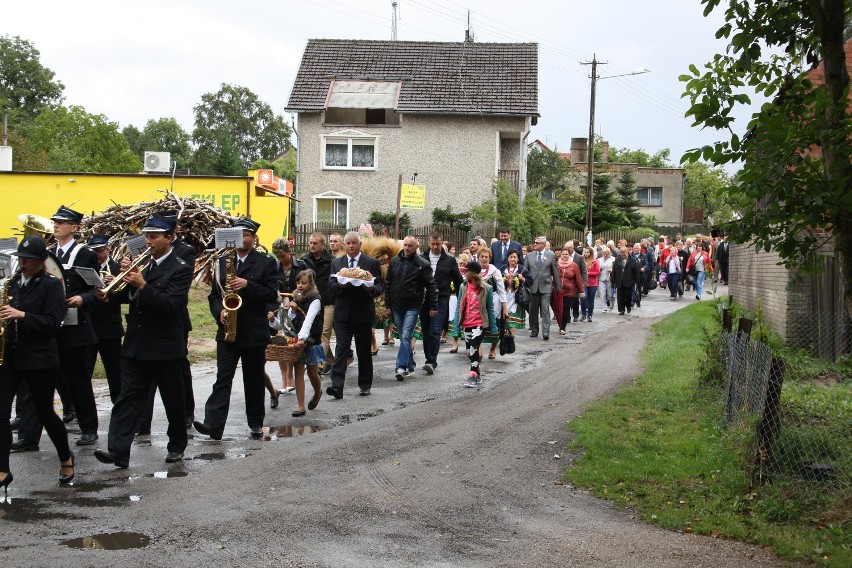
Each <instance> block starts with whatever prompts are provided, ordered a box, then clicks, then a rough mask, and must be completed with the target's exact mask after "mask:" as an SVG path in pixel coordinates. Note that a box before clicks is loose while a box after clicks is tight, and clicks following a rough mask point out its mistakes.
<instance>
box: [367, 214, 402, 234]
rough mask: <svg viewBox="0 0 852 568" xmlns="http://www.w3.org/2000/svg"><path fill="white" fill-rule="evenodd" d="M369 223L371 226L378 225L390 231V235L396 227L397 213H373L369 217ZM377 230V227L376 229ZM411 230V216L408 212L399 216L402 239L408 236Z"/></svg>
mask: <svg viewBox="0 0 852 568" xmlns="http://www.w3.org/2000/svg"><path fill="white" fill-rule="evenodd" d="M367 222H368V223H369V224H370V225H378V226H382V227H385V228H387V229H388V234H389V235H390V234H391V233H392V232H393V228H394V227H395V226H396V213H382V212H381V211H373V212H371V213H370V216H369V217H367ZM374 228H375V227H374ZM409 229H411V216H410V215H409V214H408V213H407V212H406V213H403V214H402V215H400V216H399V233H400V237H402V236H403V235H407V234H408V231H409Z"/></svg>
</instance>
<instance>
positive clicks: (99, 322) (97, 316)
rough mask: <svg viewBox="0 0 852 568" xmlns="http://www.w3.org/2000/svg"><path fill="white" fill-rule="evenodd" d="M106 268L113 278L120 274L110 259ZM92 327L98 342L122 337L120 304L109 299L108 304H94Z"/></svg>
mask: <svg viewBox="0 0 852 568" xmlns="http://www.w3.org/2000/svg"><path fill="white" fill-rule="evenodd" d="M107 268H108V269H109V273H110V274H112V275H113V276H116V275H117V274H119V273H121V266H120V265H119V264H118V263H117V262H116V261H114V260H113V259H111V258H110V259H108V260H107ZM92 326H93V327H94V328H95V335H96V336H97V337H98V341H101V340H103V339H115V338H116V337H122V336H123V335H124V326H123V325H121V302H117V301H116V299H115V298H110V301H109V302H98V303H97V304H95V305H94V306H93V307H92Z"/></svg>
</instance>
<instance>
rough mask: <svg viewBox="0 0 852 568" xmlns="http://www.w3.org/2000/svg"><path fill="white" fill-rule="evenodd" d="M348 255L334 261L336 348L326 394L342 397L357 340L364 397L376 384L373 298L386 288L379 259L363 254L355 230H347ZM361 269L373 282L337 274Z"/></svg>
mask: <svg viewBox="0 0 852 568" xmlns="http://www.w3.org/2000/svg"><path fill="white" fill-rule="evenodd" d="M343 243H344V246H345V247H346V254H344V255H343V256H339V257H337V258H335V259H334V260H332V261H331V274H332V275H331V276H329V290H330V291H331V295H332V297H333V298H334V335H336V336H337V347H336V348H335V353H334V364H333V365H332V366H331V386H330V387H328V388H327V389H326V391H325V392H326V393H327V394H329V395H331V396H333V397H334V398H343V383H344V381H345V380H346V365H347V363H346V359H347V357H346V356H347V354H348V353H349V351H350V348H351V346H352V339H353V338H354V339H355V352H356V353H357V354H358V387H359V388H360V389H361V391H360V392H359V393H358V394H360V395H361V396H368V395H369V394H370V389H371V388H372V386H373V358H372V356H371V353H370V349H371V347H370V337H371V336H372V334H373V321H375V319H376V305H375V302H374V301H373V299H374V298H376V297H377V296H381V295H382V294H383V293H384V291H385V287H384V282H382V273H381V269H380V267H379V261H378V260H376V259H375V258H373V257H372V256H367V255H366V254H362V253H361V236H360V235H359V234H358V233H356V232H355V231H350V232H348V233H346V236H345V237H344V238H343ZM355 267H357V268H360V269H362V270H366V271H367V272H369V273H371V274H372V275H373V285H372V286H371V287H369V288H368V287H367V286H353V285H352V284H349V283H346V284H340V283H339V282H338V280H337V279H336V278H334V275H336V274H337V273H338V272H340V271H341V270H342V269H344V268H355Z"/></svg>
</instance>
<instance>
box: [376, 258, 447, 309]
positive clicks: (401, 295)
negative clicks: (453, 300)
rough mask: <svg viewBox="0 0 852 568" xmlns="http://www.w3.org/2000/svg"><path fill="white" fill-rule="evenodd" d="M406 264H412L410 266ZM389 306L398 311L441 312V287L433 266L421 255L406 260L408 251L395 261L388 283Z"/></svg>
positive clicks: (386, 294)
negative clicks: (439, 299) (439, 290)
mask: <svg viewBox="0 0 852 568" xmlns="http://www.w3.org/2000/svg"><path fill="white" fill-rule="evenodd" d="M406 263H410V264H409V265H408V266H406V265H405V264H406ZM385 297H386V298H387V299H386V303H387V305H388V306H390V307H391V309H394V310H413V309H417V310H419V309H420V308H423V309H427V308H428V309H429V310H437V309H438V288H437V287H436V286H435V279H434V278H433V277H432V264H431V263H430V262H429V261H428V260H426V259H424V258H423V257H422V256H420V255H419V254H416V253H415V254H414V255H412V256H411V258H410V259H406V257H405V251H401V252H400V253H399V254H398V255H396V256H395V257H393V258H392V259H391V263H390V268H388V275H387V279H386V280H385Z"/></svg>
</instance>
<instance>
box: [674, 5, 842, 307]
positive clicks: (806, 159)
mask: <svg viewBox="0 0 852 568" xmlns="http://www.w3.org/2000/svg"><path fill="white" fill-rule="evenodd" d="M702 4H703V5H704V7H705V8H704V14H705V15H707V14H709V13H711V12H712V11H713V10H715V9H716V8H718V7H719V6H720V4H723V2H722V0H702ZM724 4H726V5H727V8H726V9H725V23H724V24H723V25H722V27H721V28H719V30H718V31H717V32H716V37H718V38H726V39H727V40H728V47H727V49H726V52H725V53H724V54H717V55H715V56H714V57H713V59H712V61H710V62H709V63H706V64H704V67H703V70H699V69H698V67H697V66H695V65H691V66H690V68H689V71H690V73H689V74H684V75H682V76H681V77H680V79H681V81H683V82H684V83H685V84H686V92H685V96H688V97H689V99H690V102H691V104H692V106H691V108H690V110H689V111H688V112H687V115H688V116H692V117H693V118H694V125H695V126H701V127H702V128H707V127H709V128H714V129H717V130H720V131H723V132H724V139H723V140H720V141H718V142H716V143H715V144H712V145H708V146H705V147H703V148H697V149H694V150H691V151H689V152H687V153H686V154H685V155H684V159H685V160H689V161H692V162H695V161H697V160H698V159H699V158H702V157H703V158H704V159H705V160H708V161H710V162H712V163H713V164H716V165H720V164H726V163H732V162H738V161H741V162H743V164H744V166H743V168H742V170H741V171H740V172H739V174H738V179H737V181H738V183H737V185H736V186H734V185H728V186H727V188H726V189H725V194H726V195H727V197H728V198H729V199H730V200H731V202H732V203H734V204H735V206H736V209H737V210H738V212H739V213H740V215H741V218H740V219H738V220H737V221H736V222H735V223H731V224H730V225H729V226H728V231H729V232H730V235H731V238H732V239H733V240H734V241H736V242H739V243H749V242H754V243H755V245H756V246H757V247H759V248H762V249H764V250H767V251H768V250H775V251H777V252H778V253H779V254H780V256H781V258H782V259H783V261H784V263H785V264H786V265H787V266H788V267H791V268H792V267H796V268H805V269H806V270H811V271H812V270H818V269H819V266H820V265H821V262H819V259H818V256H817V254H816V249H817V248H818V247H819V246H820V245H821V244H822V243H821V238H820V235H819V234H818V233H817V232H816V230H815V229H817V228H822V229H826V230H829V231H830V232H831V234H832V238H834V239H835V245H836V251H837V252H838V253H839V256H840V259H841V263H840V264H841V267H842V274H843V278H844V279H845V282H846V290H847V297H846V304H847V310H849V311H850V312H852V280H850V274H852V192H850V191H849V188H850V187H852V163H850V159H849V157H850V155H852V122H850V120H849V117H848V115H847V111H848V109H849V75H848V72H847V69H846V61H847V58H848V57H850V55H849V54H846V53H845V51H844V39H845V37H844V33H845V31H846V30H848V25H849V20H850V10H852V8H850V2H849V1H848V0H789V1H787V2H768V1H752V2H743V1H742V0H729V1H728V2H724ZM819 61H822V65H823V70H824V73H822V76H823V77H824V83H822V84H814V83H812V82H811V81H810V80H809V78H808V75H807V70H808V67H812V66H814V65H815V64H816V63H817V62H819ZM754 92H757V93H759V94H761V95H762V96H765V97H767V98H770V99H772V100H771V102H770V103H767V104H764V105H763V106H762V107H761V108H760V109H759V110H757V111H756V112H754V113H753V114H752V118H751V121H750V123H749V132H748V133H747V134H745V135H743V134H744V133H742V132H740V133H737V132H735V131H734V127H735V125H734V124H733V121H734V117H733V111H734V110H735V109H736V108H737V107H738V106H739V105H745V104H749V103H750V102H751V99H750V95H751V94H752V93H754Z"/></svg>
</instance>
